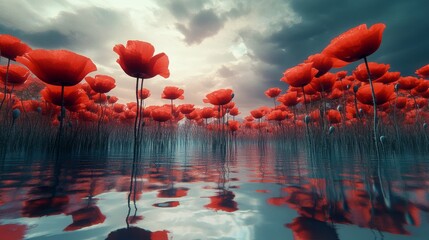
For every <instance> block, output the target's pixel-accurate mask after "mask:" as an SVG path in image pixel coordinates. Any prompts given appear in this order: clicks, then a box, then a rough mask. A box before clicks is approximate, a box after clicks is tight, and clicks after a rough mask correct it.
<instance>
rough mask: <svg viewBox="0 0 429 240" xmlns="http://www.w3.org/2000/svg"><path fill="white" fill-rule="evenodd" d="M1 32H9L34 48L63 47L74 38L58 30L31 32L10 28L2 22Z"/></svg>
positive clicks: (0, 25)
mask: <svg viewBox="0 0 429 240" xmlns="http://www.w3.org/2000/svg"><path fill="white" fill-rule="evenodd" d="M0 33H7V34H9V35H12V36H15V37H18V38H20V39H21V40H22V41H24V42H25V43H27V44H29V45H31V46H32V47H34V48H47V49H49V48H61V47H64V46H67V45H70V43H71V40H72V39H70V38H69V37H68V36H66V35H64V34H62V33H61V32H59V31H56V30H47V31H40V32H34V33H29V32H24V31H21V30H18V29H10V28H8V27H6V26H4V25H2V24H0Z"/></svg>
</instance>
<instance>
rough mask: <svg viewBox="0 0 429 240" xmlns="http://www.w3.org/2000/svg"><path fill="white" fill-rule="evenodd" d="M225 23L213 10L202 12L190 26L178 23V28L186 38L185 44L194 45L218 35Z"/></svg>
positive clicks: (192, 20)
mask: <svg viewBox="0 0 429 240" xmlns="http://www.w3.org/2000/svg"><path fill="white" fill-rule="evenodd" d="M224 21H225V20H224V19H221V18H220V17H219V16H217V15H216V13H215V12H214V11H213V10H202V11H200V12H199V13H197V14H196V15H194V16H193V17H192V18H191V20H190V22H189V24H188V26H185V25H184V24H181V23H178V24H176V27H177V29H178V30H179V31H180V32H181V33H182V34H183V35H184V36H185V42H186V43H187V44H189V45H192V44H200V43H201V42H202V41H203V40H204V39H205V38H208V37H211V36H214V35H216V34H217V33H218V32H219V30H220V29H222V28H223V26H224Z"/></svg>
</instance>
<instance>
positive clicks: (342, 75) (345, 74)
mask: <svg viewBox="0 0 429 240" xmlns="http://www.w3.org/2000/svg"><path fill="white" fill-rule="evenodd" d="M336 74H337V77H338V78H339V79H343V78H345V77H346V76H347V71H339V72H337V73H336Z"/></svg>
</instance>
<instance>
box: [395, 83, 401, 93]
mask: <svg viewBox="0 0 429 240" xmlns="http://www.w3.org/2000/svg"><path fill="white" fill-rule="evenodd" d="M399 87H400V85H399V83H397V84H395V92H398V90H399Z"/></svg>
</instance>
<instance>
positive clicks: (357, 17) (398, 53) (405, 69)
mask: <svg viewBox="0 0 429 240" xmlns="http://www.w3.org/2000/svg"><path fill="white" fill-rule="evenodd" d="M290 6H291V8H292V10H293V11H294V12H295V13H296V14H297V16H298V17H300V18H301V21H300V22H299V23H297V24H293V25H286V24H285V25H284V26H283V27H282V28H280V29H279V30H278V31H274V32H272V33H270V34H267V35H264V34H265V33H259V32H249V31H247V32H246V31H243V32H242V33H241V34H242V37H243V39H245V41H246V45H247V46H248V47H249V48H251V49H252V50H253V53H254V54H255V56H256V57H257V58H259V59H260V60H261V61H263V62H265V63H268V64H271V65H274V66H275V67H276V68H277V72H278V77H277V79H274V80H273V83H274V81H278V79H279V78H280V77H281V73H282V72H283V71H284V70H285V69H287V68H290V67H293V66H295V65H296V64H299V63H300V62H302V61H303V60H305V59H306V58H307V57H308V56H309V55H311V54H315V53H318V52H320V51H322V50H323V49H324V48H325V47H326V45H327V44H329V42H330V41H331V39H333V38H334V37H336V36H337V35H339V34H341V33H342V32H344V31H346V30H348V29H350V28H352V27H355V26H358V25H360V24H363V23H366V24H367V25H368V26H371V25H372V24H374V23H378V22H382V23H385V24H386V26H387V27H386V30H385V32H384V35H383V41H382V44H381V47H380V49H379V50H378V51H377V52H376V53H374V54H373V55H372V56H370V57H369V60H370V61H376V62H384V63H389V64H390V65H391V70H392V71H401V72H402V74H403V75H410V74H413V73H414V71H415V69H417V68H419V67H421V66H423V65H424V64H427V63H428V62H429V60H428V59H429V58H428V56H429V45H427V43H428V42H429V32H428V31H427V30H428V29H429V21H427V20H425V16H426V12H427V8H426V7H425V6H428V3H427V2H426V1H425V0H415V1H400V0H397V1H387V0H379V1H372V0H363V1H349V0H327V1H326V0H325V1H313V0H293V1H291V2H290ZM255 39H256V40H257V42H255ZM249 43H250V44H249ZM355 66H356V64H352V65H351V66H350V67H349V69H353V68H354V67H355Z"/></svg>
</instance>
